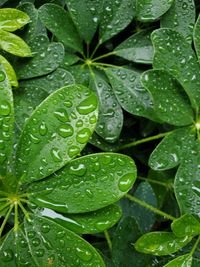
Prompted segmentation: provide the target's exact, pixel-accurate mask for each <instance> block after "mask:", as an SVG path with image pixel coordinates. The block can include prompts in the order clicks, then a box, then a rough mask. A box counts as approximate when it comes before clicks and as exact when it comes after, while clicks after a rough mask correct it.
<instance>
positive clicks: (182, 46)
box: [151, 28, 200, 108]
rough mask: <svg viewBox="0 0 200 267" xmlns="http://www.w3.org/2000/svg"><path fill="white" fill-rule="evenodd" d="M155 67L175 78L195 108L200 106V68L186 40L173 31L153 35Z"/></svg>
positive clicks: (157, 31) (163, 31) (158, 31)
mask: <svg viewBox="0 0 200 267" xmlns="http://www.w3.org/2000/svg"><path fill="white" fill-rule="evenodd" d="M151 37H152V42H153V45H154V49H155V54H154V60H153V66H154V68H156V69H162V70H166V71H167V72H169V73H170V74H171V75H172V76H174V77H175V78H176V79H177V80H178V81H179V83H180V84H181V85H182V86H183V88H184V90H185V91H186V93H187V94H188V96H189V99H190V101H191V103H192V106H193V108H197V107H198V106H199V105H200V66H199V64H198V62H197V58H196V55H195V53H194V51H193V50H192V47H191V45H190V44H189V43H188V42H187V40H186V38H185V37H184V36H183V35H182V34H180V33H179V32H176V31H174V30H172V29H167V28H166V29H164V28H163V29H158V30H155V31H154V32H153V33H152V35H151Z"/></svg>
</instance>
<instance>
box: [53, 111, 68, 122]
mask: <svg viewBox="0 0 200 267" xmlns="http://www.w3.org/2000/svg"><path fill="white" fill-rule="evenodd" d="M54 115H55V116H56V118H57V119H58V120H59V121H61V122H69V117H68V113H67V111H66V110H65V109H63V108H60V109H58V110H56V111H55V112H54Z"/></svg>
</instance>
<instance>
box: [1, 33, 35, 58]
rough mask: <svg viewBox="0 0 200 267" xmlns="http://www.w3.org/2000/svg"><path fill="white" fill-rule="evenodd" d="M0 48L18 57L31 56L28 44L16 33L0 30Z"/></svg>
mask: <svg viewBox="0 0 200 267" xmlns="http://www.w3.org/2000/svg"><path fill="white" fill-rule="evenodd" d="M0 48H1V49H3V50H5V51H6V52H9V53H11V54H13V55H15V56H19V57H32V54H31V50H30V48H29V46H28V45H27V44H26V43H25V42H24V41H23V40H22V39H21V38H20V37H18V36H17V35H15V34H13V33H10V32H6V31H2V30H0Z"/></svg>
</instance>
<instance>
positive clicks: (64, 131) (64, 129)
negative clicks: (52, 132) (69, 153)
mask: <svg viewBox="0 0 200 267" xmlns="http://www.w3.org/2000/svg"><path fill="white" fill-rule="evenodd" d="M58 134H59V135H60V136H61V137H64V138H66V137H69V136H72V135H73V134H74V129H73V127H72V126H71V125H70V124H63V125H61V126H60V127H59V128H58Z"/></svg>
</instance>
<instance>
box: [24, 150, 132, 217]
mask: <svg viewBox="0 0 200 267" xmlns="http://www.w3.org/2000/svg"><path fill="white" fill-rule="evenodd" d="M135 180H136V166H135V163H134V161H133V160H132V159H131V158H129V157H127V156H125V155H121V154H115V153H98V154H92V155H87V156H84V157H81V158H78V159H75V160H72V161H71V162H70V163H68V164H67V165H66V166H65V167H64V168H63V169H61V170H60V171H58V172H56V174H55V175H54V176H52V177H50V178H49V179H46V180H44V181H40V182H39V183H37V184H33V185H31V186H30V187H29V190H28V191H29V192H30V199H31V201H32V202H34V203H35V204H37V205H39V206H42V207H47V208H50V209H54V210H57V211H60V212H64V213H66V212H68V213H84V212H89V211H94V210H98V209H101V208H103V207H106V206H108V205H110V204H112V203H114V202H116V201H117V200H119V199H120V198H121V197H122V196H124V195H125V194H126V193H127V192H128V191H129V190H130V189H131V188H132V186H133V184H134V182H135ZM47 189H48V190H47ZM45 192H46V194H44V193H45Z"/></svg>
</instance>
